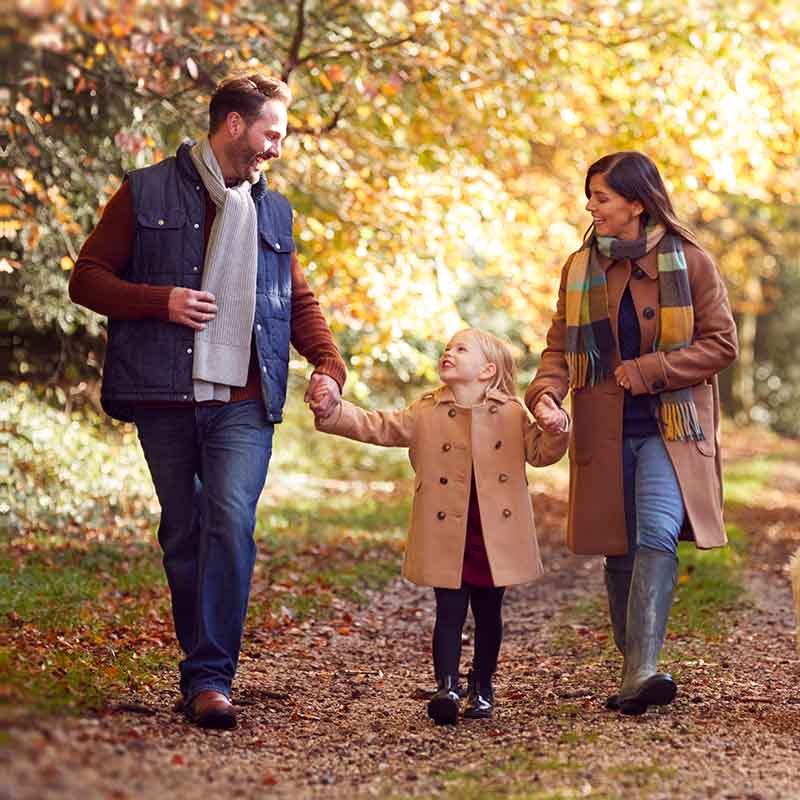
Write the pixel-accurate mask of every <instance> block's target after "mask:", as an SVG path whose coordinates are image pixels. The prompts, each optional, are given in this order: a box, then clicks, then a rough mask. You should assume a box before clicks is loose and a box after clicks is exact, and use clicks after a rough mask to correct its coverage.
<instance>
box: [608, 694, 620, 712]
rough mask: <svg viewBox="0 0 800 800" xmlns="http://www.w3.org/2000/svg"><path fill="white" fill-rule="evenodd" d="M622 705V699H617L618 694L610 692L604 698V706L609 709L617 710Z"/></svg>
mask: <svg viewBox="0 0 800 800" xmlns="http://www.w3.org/2000/svg"><path fill="white" fill-rule="evenodd" d="M621 707H622V701H621V700H620V699H619V695H618V694H610V695H609V696H608V697H607V698H606V708H607V709H608V710H609V711H619V710H620V708H621Z"/></svg>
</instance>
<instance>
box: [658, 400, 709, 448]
mask: <svg viewBox="0 0 800 800" xmlns="http://www.w3.org/2000/svg"><path fill="white" fill-rule="evenodd" d="M659 413H660V417H661V427H662V430H663V431H664V438H665V439H667V440H668V441H671V442H686V441H695V442H699V441H701V440H703V439H705V436H704V435H703V430H702V428H701V427H700V420H699V419H698V418H697V409H696V408H695V405H694V402H693V401H692V400H687V401H684V402H664V401H663V400H662V402H661V407H660V409H659Z"/></svg>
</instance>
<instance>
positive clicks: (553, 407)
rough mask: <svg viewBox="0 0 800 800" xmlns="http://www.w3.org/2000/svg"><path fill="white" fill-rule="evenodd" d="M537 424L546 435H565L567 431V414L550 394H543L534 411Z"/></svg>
mask: <svg viewBox="0 0 800 800" xmlns="http://www.w3.org/2000/svg"><path fill="white" fill-rule="evenodd" d="M533 416H534V418H535V419H536V424H537V425H538V426H539V427H540V428H541V429H542V430H543V431H545V433H563V432H564V431H565V430H566V429H567V424H568V423H567V415H566V412H565V411H564V410H563V409H562V408H561V407H560V406H559V405H558V404H557V403H556V401H555V400H553V398H552V397H551V396H550V395H549V394H543V395H542V397H541V400H539V402H538V403H537V404H536V408H534V409H533Z"/></svg>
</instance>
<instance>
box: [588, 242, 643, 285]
mask: <svg viewBox="0 0 800 800" xmlns="http://www.w3.org/2000/svg"><path fill="white" fill-rule="evenodd" d="M597 260H598V263H599V264H600V267H601V268H602V270H603V272H608V269H609V267H610V266H611V265H612V264H615V263H616V262H615V261H614V260H613V259H611V258H608V257H607V256H602V255H601V256H598V259H597ZM618 260H622V259H618ZM632 263H633V264H635V265H636V266H637V267H640V268H641V269H642V271H643V272H644V274H645V275H647V277H648V278H650V279H651V280H654V279H655V278H657V277H658V248H657V247H654V248H653V249H652V250H651V251H650V252H649V253H645V254H644V255H643V256H642V257H641V258H636V259H634V260H633V262H632Z"/></svg>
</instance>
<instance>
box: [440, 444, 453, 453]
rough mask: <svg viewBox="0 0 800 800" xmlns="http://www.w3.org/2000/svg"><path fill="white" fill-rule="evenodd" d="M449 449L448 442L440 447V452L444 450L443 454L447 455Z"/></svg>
mask: <svg viewBox="0 0 800 800" xmlns="http://www.w3.org/2000/svg"><path fill="white" fill-rule="evenodd" d="M451 447H452V445H451V444H450V442H445V443H444V444H443V445H442V450H444V452H445V453H449V452H450V448H451Z"/></svg>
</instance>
